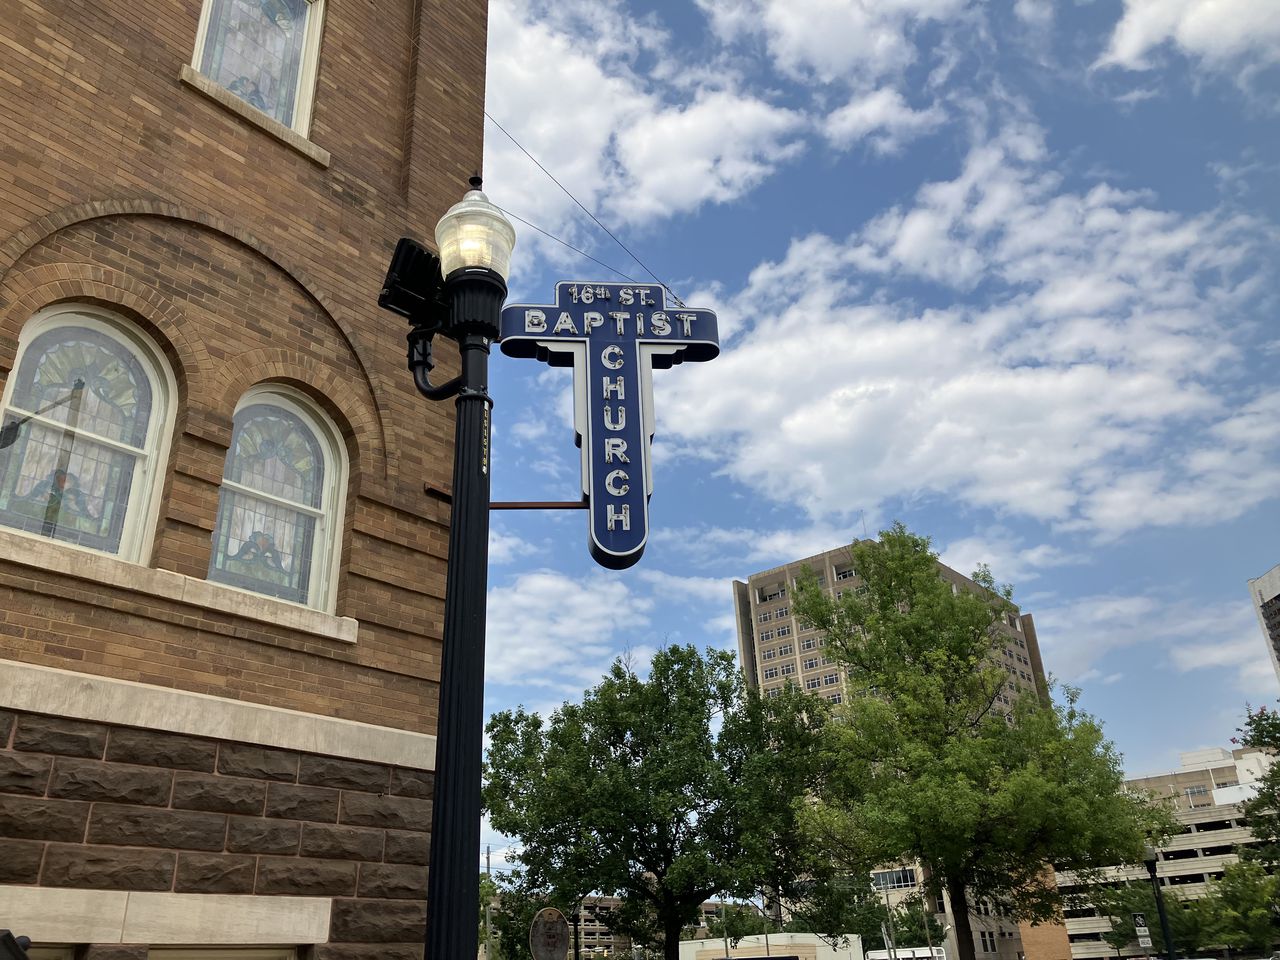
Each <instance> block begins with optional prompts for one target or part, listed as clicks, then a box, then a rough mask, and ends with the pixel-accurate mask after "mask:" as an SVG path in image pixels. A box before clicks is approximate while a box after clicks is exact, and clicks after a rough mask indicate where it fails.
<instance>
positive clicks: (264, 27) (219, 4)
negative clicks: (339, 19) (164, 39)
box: [192, 0, 324, 136]
mask: <svg viewBox="0 0 1280 960" xmlns="http://www.w3.org/2000/svg"><path fill="white" fill-rule="evenodd" d="M323 17H324V0H273V3H271V4H266V3H261V4H259V3H255V2H250V0H204V3H203V5H202V7H201V13H200V23H199V27H198V29H197V33H196V44H195V52H194V55H193V56H192V66H193V67H195V69H196V70H198V71H199V72H200V73H201V74H203V75H204V76H206V77H208V78H209V79H210V80H212V81H213V82H214V83H216V84H217V85H218V86H220V87H222V88H224V89H225V90H227V91H228V92H229V93H232V94H234V95H235V96H236V97H237V98H239V99H240V100H243V101H244V102H245V103H247V104H249V105H250V106H252V107H253V108H254V109H256V110H260V111H262V112H263V113H264V114H265V115H267V116H268V117H270V118H271V119H273V120H275V121H277V122H278V123H281V124H283V125H284V126H286V127H289V128H291V129H292V130H294V131H296V132H297V133H300V134H302V135H303V136H306V135H307V131H308V128H309V126H310V122H311V108H312V100H313V97H314V94H315V86H316V83H315V78H316V65H317V60H318V58H319V52H320V33H321V29H322V26H323V22H322V21H323Z"/></svg>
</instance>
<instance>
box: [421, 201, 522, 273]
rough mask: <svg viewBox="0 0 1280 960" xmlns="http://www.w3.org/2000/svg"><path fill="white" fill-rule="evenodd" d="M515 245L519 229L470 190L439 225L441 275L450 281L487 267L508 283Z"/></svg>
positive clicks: (437, 239)
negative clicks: (462, 273) (459, 273)
mask: <svg viewBox="0 0 1280 960" xmlns="http://www.w3.org/2000/svg"><path fill="white" fill-rule="evenodd" d="M515 245H516V231H515V227H513V226H511V224H510V222H508V220H507V218H506V217H504V216H503V215H502V211H501V210H499V209H498V208H497V207H496V206H494V205H493V204H492V203H490V202H489V198H488V197H486V196H485V195H484V194H483V193H482V192H481V191H479V190H469V191H468V192H467V194H466V196H464V197H463V198H462V200H461V201H459V202H458V203H455V204H454V205H453V206H452V207H450V208H449V210H448V212H447V213H445V215H444V216H443V217H441V218H440V222H439V223H437V224H436V249H437V250H439V252H440V272H441V273H442V274H444V276H446V277H447V276H449V274H451V273H453V272H454V271H455V270H461V269H463V268H464V267H485V268H487V269H489V270H492V271H494V272H495V273H497V274H498V275H500V276H501V277H502V279H503V280H504V281H505V280H506V279H507V276H508V274H509V273H510V272H511V250H512V248H513V247H515Z"/></svg>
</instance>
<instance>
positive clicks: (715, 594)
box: [638, 569, 733, 606]
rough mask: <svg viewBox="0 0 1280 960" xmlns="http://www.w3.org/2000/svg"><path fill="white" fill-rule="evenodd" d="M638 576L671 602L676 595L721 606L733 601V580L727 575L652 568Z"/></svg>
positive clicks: (666, 600)
mask: <svg viewBox="0 0 1280 960" xmlns="http://www.w3.org/2000/svg"><path fill="white" fill-rule="evenodd" d="M638 576H639V578H640V579H641V580H642V581H644V582H645V583H647V584H648V585H649V586H651V587H653V589H654V592H655V593H657V594H658V595H659V596H661V597H663V598H664V602H668V603H669V602H670V601H671V600H672V599H673V598H674V597H686V598H688V599H691V600H696V601H698V602H699V603H710V604H719V605H721V606H724V605H726V604H732V602H733V581H732V580H731V579H729V578H727V577H682V576H678V575H676V574H673V573H665V572H664V571H662V570H652V569H646V570H641V571H640V572H639V574H638Z"/></svg>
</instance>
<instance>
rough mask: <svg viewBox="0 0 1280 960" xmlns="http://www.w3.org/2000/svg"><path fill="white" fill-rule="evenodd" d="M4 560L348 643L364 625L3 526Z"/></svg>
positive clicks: (1, 556) (0, 543) (0, 534)
mask: <svg viewBox="0 0 1280 960" xmlns="http://www.w3.org/2000/svg"><path fill="white" fill-rule="evenodd" d="M0 561H7V562H9V563H15V564H20V565H21V566H24V567H31V568H33V569H36V570H46V571H49V572H50V573H59V574H63V575H64V576H68V577H76V578H78V579H81V580H90V581H93V582H94V583H103V584H107V585H109V586H113V587H120V588H121V589H124V590H133V591H135V592H137V593H144V594H147V595H148V596H152V597H161V598H163V599H165V600H174V601H177V602H178V603H186V604H191V605H192V606H196V607H201V608H203V609H206V610H216V611H218V612H219V613H224V614H231V615H232V616H236V617H244V618H245V619H247V620H256V621H258V622H260V623H268V624H271V625H273V626H278V627H283V628H285V629H287V630H299V631H301V632H303V633H310V634H313V635H315V636H318V637H324V638H326V639H328V640H337V641H340V642H342V643H355V642H356V636H357V634H358V632H359V628H360V623H359V621H358V620H355V619H353V618H351V617H336V616H334V615H333V614H330V613H322V612H321V611H319V610H309V609H307V608H306V607H301V606H298V605H297V604H293V603H286V602H285V601H283V600H276V599H274V598H273V597H262V596H258V595H257V594H253V593H247V592H245V591H243V590H236V589H235V588H234V587H225V586H223V585H222V584H220V583H212V582H210V581H208V580H199V579H197V578H195V577H188V576H186V575H184V574H181V573H174V572H173V571H171V570H154V569H152V568H151V567H143V566H139V565H138V564H136V563H128V562H127V561H124V560H117V559H116V558H115V557H109V556H106V555H105V554H101V553H91V552H90V551H88V550H79V549H77V548H75V547H70V546H67V545H66V544H62V543H57V542H55V541H52V540H44V539H41V538H39V537H28V536H24V535H22V534H19V533H13V532H11V531H8V530H0Z"/></svg>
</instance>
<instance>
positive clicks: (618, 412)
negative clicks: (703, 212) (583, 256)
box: [500, 280, 720, 570]
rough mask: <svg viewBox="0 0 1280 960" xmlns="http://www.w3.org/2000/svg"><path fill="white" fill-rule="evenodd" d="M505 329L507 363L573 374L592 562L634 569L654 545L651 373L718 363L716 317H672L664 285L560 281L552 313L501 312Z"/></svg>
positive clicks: (524, 308)
mask: <svg viewBox="0 0 1280 960" xmlns="http://www.w3.org/2000/svg"><path fill="white" fill-rule="evenodd" d="M500 329H501V341H502V352H503V353H505V354H507V356H511V357H533V358H536V359H538V360H542V361H543V362H545V363H547V364H550V365H551V366H553V367H573V397H574V400H573V426H574V432H575V433H577V435H578V446H579V447H580V448H581V449H582V492H583V494H584V495H585V497H586V499H587V505H588V507H589V509H590V514H591V519H590V536H589V544H590V548H591V556H592V557H594V558H595V560H596V562H597V563H599V564H601V565H602V566H605V567H610V568H612V569H614V570H623V569H625V568H627V567H629V566H631V565H632V564H633V563H635V562H636V561H637V560H639V559H640V554H641V553H643V552H644V546H645V543H646V541H647V540H648V538H649V496H650V495H651V494H652V493H653V469H652V467H651V466H650V462H649V444H650V441H652V439H653V431H654V422H655V421H654V414H653V370H654V369H655V368H657V369H659V370H665V369H668V368H669V367H672V366H674V365H675V364H677V363H683V362H684V361H685V360H710V359H712V358H713V357H715V356H716V355H717V354H718V353H719V352H720V342H719V335H718V333H717V330H716V315H715V313H714V312H712V311H711V310H699V309H697V308H694V307H668V306H667V299H666V292H665V291H664V289H663V288H662V286H660V285H650V284H635V283H586V282H583V281H569V280H562V281H560V282H559V283H557V284H556V302H555V303H554V304H527V303H516V304H511V305H509V306H507V307H504V308H503V310H502V322H501V328H500Z"/></svg>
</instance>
